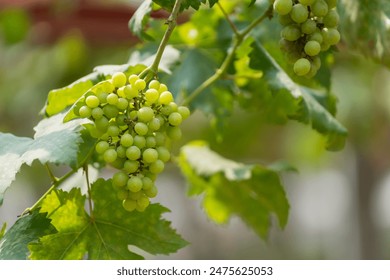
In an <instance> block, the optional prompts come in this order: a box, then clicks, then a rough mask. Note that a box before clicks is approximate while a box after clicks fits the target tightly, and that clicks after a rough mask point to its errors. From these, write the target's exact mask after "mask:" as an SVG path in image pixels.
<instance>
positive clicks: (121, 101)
mask: <svg viewBox="0 0 390 280" xmlns="http://www.w3.org/2000/svg"><path fill="white" fill-rule="evenodd" d="M128 106H129V102H128V101H127V99H126V98H123V97H121V98H119V99H118V102H117V104H116V107H117V108H118V110H119V111H124V110H126V109H127V107H128Z"/></svg>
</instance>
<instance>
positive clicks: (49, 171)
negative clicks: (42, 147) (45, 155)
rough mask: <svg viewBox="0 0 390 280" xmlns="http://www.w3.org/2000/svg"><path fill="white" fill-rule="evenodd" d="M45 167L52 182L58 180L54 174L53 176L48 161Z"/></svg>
mask: <svg viewBox="0 0 390 280" xmlns="http://www.w3.org/2000/svg"><path fill="white" fill-rule="evenodd" d="M45 167H46V170H47V172H48V173H49V177H50V178H51V180H52V183H53V184H54V183H55V182H57V181H58V178H57V177H56V176H54V174H53V171H51V169H50V166H49V164H48V163H46V164H45Z"/></svg>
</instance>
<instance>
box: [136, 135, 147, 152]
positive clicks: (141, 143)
mask: <svg viewBox="0 0 390 280" xmlns="http://www.w3.org/2000/svg"><path fill="white" fill-rule="evenodd" d="M133 145H134V146H137V147H138V148H140V149H142V148H144V147H145V146H146V138H145V137H144V136H141V135H136V136H134V142H133Z"/></svg>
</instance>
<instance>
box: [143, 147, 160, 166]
mask: <svg viewBox="0 0 390 280" xmlns="http://www.w3.org/2000/svg"><path fill="white" fill-rule="evenodd" d="M157 159H158V153H157V151H156V150H155V149H153V148H147V149H146V150H145V151H144V152H143V153H142V160H143V161H144V162H146V163H153V162H155V161H156V160H157Z"/></svg>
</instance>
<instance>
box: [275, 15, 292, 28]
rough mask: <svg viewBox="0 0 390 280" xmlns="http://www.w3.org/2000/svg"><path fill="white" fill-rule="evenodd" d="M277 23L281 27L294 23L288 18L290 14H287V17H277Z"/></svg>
mask: <svg viewBox="0 0 390 280" xmlns="http://www.w3.org/2000/svg"><path fill="white" fill-rule="evenodd" d="M278 21H279V23H280V24H281V25H283V26H286V25H290V24H292V23H294V21H293V20H292V18H291V17H290V14H287V15H279V17H278Z"/></svg>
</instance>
